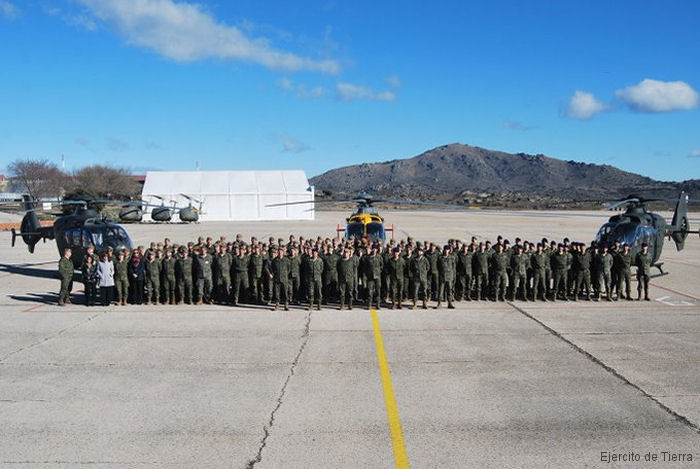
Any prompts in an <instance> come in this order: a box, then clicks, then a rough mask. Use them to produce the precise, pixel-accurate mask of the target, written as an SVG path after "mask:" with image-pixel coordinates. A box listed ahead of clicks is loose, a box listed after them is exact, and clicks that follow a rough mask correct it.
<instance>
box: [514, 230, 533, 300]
mask: <svg viewBox="0 0 700 469" xmlns="http://www.w3.org/2000/svg"><path fill="white" fill-rule="evenodd" d="M514 249H515V250H516V252H515V254H513V255H512V256H511V257H510V270H511V284H512V286H513V287H512V288H513V290H512V292H511V298H510V299H511V300H512V301H515V299H516V298H517V297H518V291H519V290H520V291H521V296H522V299H523V301H527V269H528V268H529V267H530V258H529V257H528V256H527V255H525V253H524V252H523V251H524V248H523V246H522V245H520V244H516V245H515V246H514Z"/></svg>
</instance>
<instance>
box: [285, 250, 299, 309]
mask: <svg viewBox="0 0 700 469" xmlns="http://www.w3.org/2000/svg"><path fill="white" fill-rule="evenodd" d="M290 239H292V240H293V237H291V238H290ZM300 277H301V258H300V257H299V255H298V251H297V249H296V248H292V249H291V252H290V254H289V283H288V286H289V293H288V295H289V299H290V301H291V302H292V303H298V302H299V285H300V280H301V279H300Z"/></svg>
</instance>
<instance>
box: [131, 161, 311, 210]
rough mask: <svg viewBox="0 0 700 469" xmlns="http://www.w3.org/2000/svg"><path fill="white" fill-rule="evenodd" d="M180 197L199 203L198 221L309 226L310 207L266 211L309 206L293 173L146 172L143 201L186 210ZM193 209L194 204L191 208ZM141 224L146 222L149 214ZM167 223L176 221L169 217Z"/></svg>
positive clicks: (305, 187)
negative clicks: (279, 222)
mask: <svg viewBox="0 0 700 469" xmlns="http://www.w3.org/2000/svg"><path fill="white" fill-rule="evenodd" d="M184 195H188V196H190V197H192V198H194V199H197V200H201V201H202V202H203V203H202V212H203V213H202V214H201V216H200V220H201V221H222V220H313V219H314V204H313V203H309V204H300V205H286V206H281V207H268V205H270V204H281V203H288V202H301V201H310V202H313V200H314V188H313V187H312V186H309V181H308V179H307V178H306V173H305V172H304V171H301V170H293V171H148V172H147V173H146V181H145V183H144V186H143V192H142V197H143V200H144V201H146V202H148V203H152V204H157V205H160V204H161V201H160V200H159V199H158V198H157V197H154V196H160V197H162V198H163V199H164V203H165V205H167V206H172V204H173V202H174V203H175V205H176V206H178V207H183V206H186V205H188V204H189V201H188V200H187V198H186V197H184ZM193 205H194V206H195V207H196V206H198V204H196V203H193ZM146 212H147V213H146V215H145V217H144V218H145V219H150V215H149V213H150V210H147V211H146ZM173 220H177V214H174V216H173Z"/></svg>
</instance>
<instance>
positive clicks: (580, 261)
mask: <svg viewBox="0 0 700 469" xmlns="http://www.w3.org/2000/svg"><path fill="white" fill-rule="evenodd" d="M576 247H577V251H576V252H575V254H576V255H575V256H574V262H573V263H572V268H573V269H574V271H575V277H574V297H573V300H574V301H578V296H579V293H581V292H582V291H583V290H584V289H585V290H586V299H587V300H589V301H590V299H591V261H592V257H591V251H590V249H586V247H585V246H584V245H583V244H582V243H578V244H577V246H576Z"/></svg>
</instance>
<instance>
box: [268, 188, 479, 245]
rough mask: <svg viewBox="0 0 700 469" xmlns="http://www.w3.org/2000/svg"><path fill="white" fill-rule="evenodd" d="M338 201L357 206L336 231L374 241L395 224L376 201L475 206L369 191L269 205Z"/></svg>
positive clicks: (392, 232) (463, 207)
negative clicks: (375, 194)
mask: <svg viewBox="0 0 700 469" xmlns="http://www.w3.org/2000/svg"><path fill="white" fill-rule="evenodd" d="M337 202H355V203H357V207H356V208H355V211H354V212H353V213H352V214H351V215H350V216H349V217H348V218H346V220H345V221H346V224H345V228H341V227H340V225H338V228H336V232H345V237H346V238H347V239H350V238H358V239H359V238H369V239H370V240H372V241H377V240H381V241H386V232H387V231H390V232H391V234H392V237H393V235H394V225H391V226H390V227H387V226H386V225H385V223H384V218H383V217H382V216H380V215H379V213H378V212H377V209H376V208H374V206H373V204H375V203H381V202H384V203H389V204H408V205H431V206H436V207H443V208H450V207H451V208H459V209H460V210H472V209H473V207H465V206H464V205H456V204H447V203H440V202H427V201H423V200H399V199H375V198H374V197H372V196H371V195H369V194H367V193H362V194H358V195H357V196H356V197H354V198H352V199H337V200H304V201H300V202H288V203H281V204H270V205H267V207H281V206H285V205H303V204H318V203H329V204H330V203H337Z"/></svg>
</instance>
